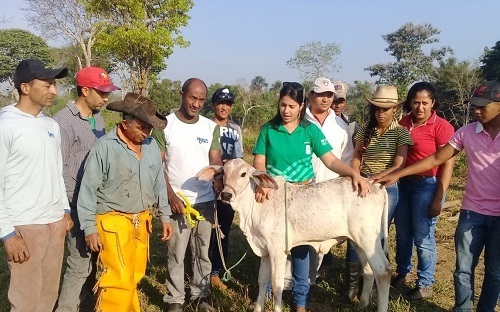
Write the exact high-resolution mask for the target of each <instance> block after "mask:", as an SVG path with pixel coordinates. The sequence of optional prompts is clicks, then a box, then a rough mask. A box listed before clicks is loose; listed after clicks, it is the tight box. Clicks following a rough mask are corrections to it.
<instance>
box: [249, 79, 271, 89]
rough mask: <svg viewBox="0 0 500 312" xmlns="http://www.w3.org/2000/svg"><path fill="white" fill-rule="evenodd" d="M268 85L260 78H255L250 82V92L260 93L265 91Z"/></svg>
mask: <svg viewBox="0 0 500 312" xmlns="http://www.w3.org/2000/svg"><path fill="white" fill-rule="evenodd" d="M267 86H268V83H267V82H266V79H265V78H264V77H262V76H255V77H254V78H253V79H252V81H251V82H250V91H251V92H254V93H262V92H263V91H265V90H266V89H267Z"/></svg>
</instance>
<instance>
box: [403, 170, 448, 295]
mask: <svg viewBox="0 0 500 312" xmlns="http://www.w3.org/2000/svg"><path fill="white" fill-rule="evenodd" d="M436 188H437V178H435V177H429V178H424V179H422V180H417V181H407V180H406V181H405V180H400V183H399V202H398V205H397V208H396V213H395V215H394V223H395V224H396V263H397V269H396V271H397V273H398V274H400V275H406V274H408V273H409V272H410V270H411V268H412V264H411V257H412V253H413V244H415V246H416V248H417V259H418V266H417V286H418V287H419V288H428V287H430V286H431V285H432V284H433V283H434V272H435V270H436V257H437V252H436V239H435V237H434V232H435V231H436V223H437V220H438V217H434V218H429V217H428V211H429V207H430V204H431V202H432V200H433V199H434V195H435V194H436Z"/></svg>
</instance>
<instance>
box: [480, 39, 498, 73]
mask: <svg viewBox="0 0 500 312" xmlns="http://www.w3.org/2000/svg"><path fill="white" fill-rule="evenodd" d="M481 63H483V65H482V66H481V70H482V71H483V76H484V78H485V79H486V80H496V81H500V41H497V43H496V44H495V45H494V46H493V48H491V49H486V50H485V52H484V55H483V57H482V58H481Z"/></svg>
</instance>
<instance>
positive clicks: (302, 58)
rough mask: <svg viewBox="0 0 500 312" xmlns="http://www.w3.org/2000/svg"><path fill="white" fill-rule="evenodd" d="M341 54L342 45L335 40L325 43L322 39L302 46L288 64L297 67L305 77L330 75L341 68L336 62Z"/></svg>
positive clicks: (314, 77)
mask: <svg viewBox="0 0 500 312" xmlns="http://www.w3.org/2000/svg"><path fill="white" fill-rule="evenodd" d="M339 54H340V45H339V44H337V43H335V42H332V43H327V44H325V45H323V43H322V42H321V41H311V42H308V43H306V44H305V45H302V46H300V47H299V48H298V49H297V51H295V54H294V56H293V57H292V58H290V59H289V60H288V61H287V62H286V65H288V66H289V67H290V68H293V69H297V70H298V71H299V72H300V73H301V76H302V78H303V79H312V80H314V79H316V78H318V77H322V76H323V77H329V76H331V74H332V73H334V72H337V71H338V69H339V65H337V64H336V62H337V56H338V55H339Z"/></svg>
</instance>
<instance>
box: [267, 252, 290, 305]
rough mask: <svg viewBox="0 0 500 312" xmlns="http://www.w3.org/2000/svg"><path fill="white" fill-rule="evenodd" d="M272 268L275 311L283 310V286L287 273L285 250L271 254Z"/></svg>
mask: <svg viewBox="0 0 500 312" xmlns="http://www.w3.org/2000/svg"><path fill="white" fill-rule="evenodd" d="M270 258H271V268H272V270H271V271H272V272H271V275H272V284H273V294H274V298H275V302H274V312H281V310H282V306H281V305H282V302H281V299H282V295H283V287H284V285H285V274H286V254H285V252H284V251H283V252H281V253H280V252H278V253H277V254H270Z"/></svg>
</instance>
